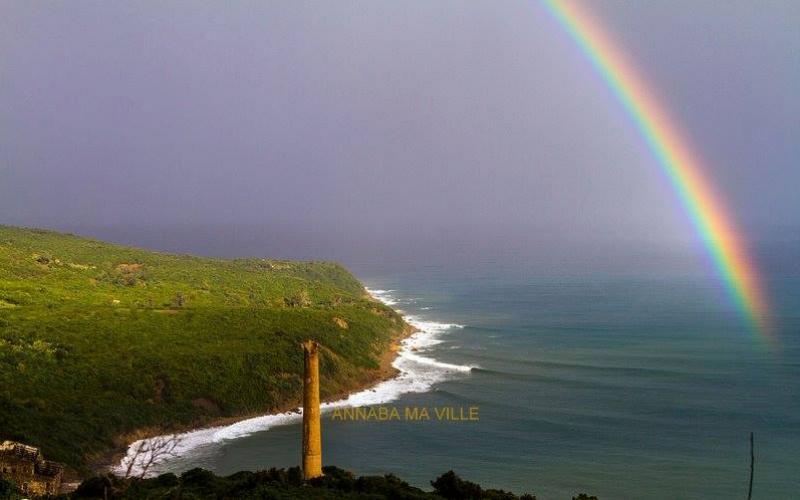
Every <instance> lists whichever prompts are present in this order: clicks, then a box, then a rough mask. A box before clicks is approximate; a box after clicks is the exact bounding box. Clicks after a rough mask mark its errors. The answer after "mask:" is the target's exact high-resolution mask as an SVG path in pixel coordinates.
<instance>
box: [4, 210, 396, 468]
mask: <svg viewBox="0 0 800 500" xmlns="http://www.w3.org/2000/svg"><path fill="white" fill-rule="evenodd" d="M405 328H406V325H405V324H404V322H403V320H402V318H401V317H400V316H399V315H398V314H397V313H395V312H394V311H393V310H391V309H390V308H388V307H386V306H384V305H382V304H380V303H377V302H376V301H374V300H372V299H370V298H369V297H368V296H367V294H366V293H365V290H364V288H363V286H362V285H361V283H359V282H358V280H357V279H356V278H355V277H353V276H352V275H351V274H350V273H349V272H348V271H347V270H346V269H344V268H343V267H342V266H340V265H338V264H334V263H327V262H291V261H278V260H264V259H239V260H221V259H210V258H200V257H192V256H185V255H168V254H163V253H156V252H152V251H147V250H141V249H136V248H128V247H123V246H118V245H112V244H108V243H104V242H101V241H95V240H91V239H85V238H80V237H77V236H73V235H68V234H59V233H55V232H50V231H43V230H36V229H22V228H14V227H7V226H0V440H2V439H12V440H17V441H22V442H25V443H29V444H32V445H34V446H38V447H41V448H42V451H43V453H44V454H45V456H47V457H48V458H51V459H53V460H57V461H62V462H65V463H67V464H68V465H70V466H72V467H74V468H76V469H78V470H83V471H86V470H87V469H88V468H89V464H91V463H92V462H93V461H95V460H98V458H100V457H102V456H104V455H105V454H107V453H108V452H109V451H110V450H113V449H118V448H119V447H120V446H122V445H124V442H125V440H127V439H132V438H134V437H136V436H137V435H141V434H142V433H147V432H157V431H166V430H171V429H179V428H185V427H188V426H195V425H201V424H207V423H210V422H215V421H219V420H220V419H223V418H226V417H238V416H247V415H254V414H261V413H266V412H273V411H277V410H283V409H288V408H291V407H293V406H295V405H297V404H299V402H300V394H301V386H302V380H301V372H302V366H303V363H302V352H301V350H300V349H299V347H298V344H299V342H300V341H301V340H305V339H308V338H312V339H316V340H318V341H319V342H321V343H322V345H323V346H324V347H325V349H324V350H323V353H322V362H321V367H320V370H321V375H322V378H323V384H322V387H321V390H322V396H323V398H325V397H332V396H335V395H339V394H342V393H344V392H347V391H349V390H352V389H355V388H358V387H362V386H364V385H366V384H369V383H371V382H372V381H375V380H376V379H377V378H378V377H379V376H381V375H382V373H381V370H380V357H381V354H382V353H384V352H385V351H386V350H387V347H388V345H389V343H390V342H391V340H392V339H393V338H395V337H396V336H398V335H400V334H401V332H402V331H403V330H404V329H405Z"/></svg>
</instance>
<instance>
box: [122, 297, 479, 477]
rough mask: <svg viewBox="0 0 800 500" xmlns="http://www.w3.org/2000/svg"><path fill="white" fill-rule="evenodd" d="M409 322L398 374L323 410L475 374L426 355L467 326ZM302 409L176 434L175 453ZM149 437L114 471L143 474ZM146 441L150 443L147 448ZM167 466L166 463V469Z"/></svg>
mask: <svg viewBox="0 0 800 500" xmlns="http://www.w3.org/2000/svg"><path fill="white" fill-rule="evenodd" d="M368 292H369V293H370V294H371V295H372V296H373V297H374V298H375V299H377V300H380V301H381V302H383V303H384V304H386V305H392V304H397V303H398V299H397V298H396V297H395V296H393V295H392V292H393V290H369V289H368ZM405 320H406V322H408V323H409V324H410V325H412V326H414V327H415V328H416V329H417V331H416V332H415V333H414V334H413V335H411V336H410V337H408V338H406V339H404V340H403V341H402V342H401V348H400V350H399V351H398V355H397V358H395V360H394V362H393V363H392V365H393V366H394V367H395V368H396V369H397V370H398V371H399V373H398V375H397V376H396V377H395V378H393V379H390V380H385V381H383V382H381V383H379V384H377V385H375V386H374V387H372V388H370V389H366V390H363V391H361V392H357V393H354V394H350V395H349V396H348V397H347V398H345V399H341V400H338V401H333V402H329V403H323V404H322V406H321V411H322V413H327V412H329V411H332V410H333V409H335V408H341V407H349V406H369V405H376V404H382V403H388V402H391V401H394V400H396V399H398V398H399V397H400V396H401V395H403V394H408V393H414V392H417V393H419V392H427V391H429V390H430V389H431V387H433V385H434V384H437V383H439V382H442V381H445V380H448V379H451V378H454V377H458V376H463V374H465V373H468V372H470V371H471V370H472V369H473V368H476V367H475V366H469V365H457V364H452V363H444V362H441V361H439V360H436V359H434V358H433V357H430V356H424V355H423V354H424V353H425V352H426V351H427V350H428V349H429V348H430V347H432V346H434V345H436V344H439V343H441V342H442V339H441V338H440V337H441V335H442V334H443V333H445V332H448V331H450V330H453V329H458V328H463V327H464V326H463V325H458V324H455V323H440V322H436V321H429V320H423V319H422V318H419V317H417V316H412V315H408V316H406V317H405ZM302 416H303V415H302V408H299V409H298V410H297V411H291V412H286V413H279V414H274V415H263V416H260V417H254V418H248V419H246V420H241V421H239V422H236V423H234V424H231V425H225V426H219V427H210V428H207V429H199V430H195V431H190V432H186V433H183V434H179V435H178V436H177V439H178V443H177V446H176V448H175V449H174V450H173V454H174V455H176V456H179V457H180V456H189V455H191V454H193V453H196V452H199V451H200V450H201V449H204V448H207V447H215V446H218V445H219V443H223V442H225V441H229V440H233V439H239V438H243V437H246V436H249V435H251V434H254V433H256V432H264V431H267V430H269V429H271V428H273V427H277V426H282V425H289V424H293V423H296V422H299V421H300V420H301V419H302ZM148 443H149V442H148V441H136V442H135V443H133V444H131V445H130V446H129V447H128V453H127V455H126V456H125V458H123V460H122V461H121V462H120V463H119V464H118V465H117V466H115V467H113V468H112V471H113V472H115V473H117V474H124V473H125V471H126V470H127V468H128V464H130V463H131V461H133V462H134V466H133V467H132V470H133V473H134V474H136V475H138V474H139V473H140V471H141V466H140V464H143V463H146V461H147V459H148V457H147V453H144V454H143V453H137V450H139V449H143V448H146V445H147V444H148ZM143 445H145V446H144V447H143ZM170 461H171V460H169V459H167V460H165V461H164V462H162V463H160V464H158V465H156V466H154V467H153V468H152V469H151V470H150V471H149V474H155V473H159V472H163V471H164V470H165V469H167V468H169V462H170ZM165 465H166V467H165Z"/></svg>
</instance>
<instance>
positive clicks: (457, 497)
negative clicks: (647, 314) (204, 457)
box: [71, 467, 597, 500]
mask: <svg viewBox="0 0 800 500" xmlns="http://www.w3.org/2000/svg"><path fill="white" fill-rule="evenodd" d="M323 470H324V472H325V476H323V477H321V478H317V479H314V480H312V481H308V482H304V481H303V480H302V477H301V474H300V469H299V468H297V467H293V468H290V469H288V470H287V469H270V470H268V471H261V472H238V473H236V474H233V475H231V476H227V477H219V476H217V475H215V474H213V473H212V472H209V471H207V470H203V469H193V470H190V471H187V472H185V473H183V474H182V475H181V476H176V475H174V474H164V475H162V476H159V477H156V478H152V479H133V480H127V481H126V480H122V479H119V478H115V477H111V476H102V477H95V478H92V479H88V480H86V481H84V482H83V484H81V486H80V487H79V488H78V490H77V491H76V492H75V493H74V494H73V495H72V496H71V498H75V499H78V498H81V499H98V498H130V499H140V498H142V499H143V498H180V499H183V500H189V499H199V498H218V499H234V498H269V499H295V498H297V499H300V498H317V499H325V498H351V499H374V500H379V499H395V500H415V499H439V500H441V499H442V498H446V499H452V500H462V499H486V500H516V499H519V500H535V498H536V497H535V496H533V495H531V494H525V495H522V496H517V495H515V494H513V493H509V492H506V491H503V490H494V489H483V488H481V487H480V486H479V485H477V484H475V483H472V482H469V481H465V480H463V479H461V478H459V477H458V476H457V475H456V474H454V473H453V472H452V471H450V472H447V473H446V474H443V475H441V476H439V477H438V478H436V480H434V481H431V485H432V486H433V491H432V492H428V491H424V490H421V489H419V488H415V487H413V486H410V485H409V484H408V483H406V482H405V481H403V480H401V479H399V478H397V477H396V476H393V475H386V476H362V477H355V476H354V475H353V474H352V473H350V472H347V471H345V470H342V469H339V468H337V467H325V468H324V469H323ZM575 498H576V499H581V500H597V499H596V497H589V496H586V495H581V496H579V497H575Z"/></svg>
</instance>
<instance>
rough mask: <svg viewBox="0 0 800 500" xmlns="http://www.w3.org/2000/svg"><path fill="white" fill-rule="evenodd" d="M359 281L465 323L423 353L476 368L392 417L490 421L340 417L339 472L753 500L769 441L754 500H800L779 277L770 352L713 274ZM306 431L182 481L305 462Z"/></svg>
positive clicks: (792, 338) (798, 440) (327, 444)
mask: <svg viewBox="0 0 800 500" xmlns="http://www.w3.org/2000/svg"><path fill="white" fill-rule="evenodd" d="M359 274H360V276H361V277H362V278H363V280H364V281H365V282H366V283H368V285H369V286H370V288H373V289H381V290H388V292H384V295H382V296H383V297H384V298H385V299H386V300H391V301H394V302H395V304H394V307H396V308H399V309H402V310H403V311H404V312H405V313H407V314H409V315H411V316H412V317H415V318H417V319H418V320H426V321H433V322H441V323H452V324H458V325H463V328H448V329H444V330H443V331H442V332H441V334H440V335H439V337H438V340H439V341H440V342H439V343H430V345H426V346H425V347H423V348H420V349H419V350H417V351H415V353H416V354H417V355H419V356H424V357H426V359H431V360H436V361H437V362H441V363H449V364H453V365H458V366H473V367H476V368H474V369H473V370H472V371H470V372H468V373H464V372H453V373H449V374H447V376H445V377H443V379H442V380H439V381H438V382H437V383H435V384H434V385H433V386H432V387H431V388H430V389H429V391H428V392H424V393H419V392H417V393H409V394H405V395H403V396H401V397H400V398H399V399H397V400H395V401H392V402H390V403H385V404H384V406H388V407H397V408H399V409H400V411H401V412H402V411H403V408H405V407H406V406H420V407H427V408H434V407H438V408H441V407H445V406H451V407H456V408H459V407H469V406H477V407H478V408H479V410H478V411H479V418H480V420H479V421H460V422H457V421H441V422H440V421H436V420H435V418H434V419H432V420H430V421H413V422H408V421H388V422H364V421H356V422H353V421H333V420H331V419H330V414H329V415H328V417H327V418H326V419H325V420H324V421H323V426H324V427H323V436H324V439H323V449H324V458H325V462H326V463H329V464H336V465H338V466H340V467H344V468H348V469H351V470H353V471H355V472H357V473H360V474H381V473H387V472H392V473H395V474H397V475H399V476H400V477H403V478H404V479H406V480H408V481H410V482H412V483H414V484H416V485H419V486H422V487H428V481H430V480H431V479H434V478H435V477H436V476H437V475H438V474H441V473H442V472H446V471H447V470H449V469H453V470H455V471H456V472H457V473H458V474H460V475H461V476H462V477H465V478H468V479H470V480H473V481H477V482H479V483H481V484H482V485H485V486H494V487H500V488H504V489H509V490H512V491H515V492H520V493H521V492H525V491H528V492H532V493H535V494H536V495H537V496H538V497H539V498H540V499H564V498H571V495H574V494H576V493H578V492H587V493H591V494H595V495H598V496H599V497H600V498H601V499H625V498H637V499H650V498H652V499H661V498H664V499H683V498H686V499H689V498H692V499H695V498H697V499H700V498H703V499H710V498H746V494H747V482H748V474H749V441H748V439H749V433H750V432H751V431H752V432H754V433H755V452H756V473H755V485H754V494H753V498H756V499H774V498H797V495H798V492H799V491H800V474H798V472H799V471H800V451H798V450H800V398H799V397H798V396H800V391H799V390H798V389H800V338H798V337H799V333H798V332H800V278H798V277H785V278H781V279H773V280H772V281H771V289H772V295H773V297H774V302H775V304H776V309H777V316H778V321H777V323H778V325H779V332H778V336H779V342H778V344H777V347H767V346H766V344H764V343H763V342H762V341H761V340H759V339H758V338H756V337H755V336H754V335H753V334H752V333H751V332H749V331H748V330H747V329H746V328H745V327H744V324H743V322H742V320H741V318H740V317H739V316H738V314H737V312H736V311H735V310H733V309H732V307H731V305H730V301H729V300H728V298H727V297H726V296H725V295H724V292H723V291H722V290H721V288H720V286H719V285H718V283H716V282H715V280H714V279H713V278H710V277H709V276H698V277H692V276H688V275H687V276H683V275H676V276H670V277H664V276H658V277H656V276H651V277H619V276H616V277H613V276H590V277H587V276H581V277H559V278H556V277H546V278H544V277H537V276H536V275H535V273H520V272H516V271H514V272H511V271H506V270H500V269H492V268H491V267H489V268H487V269H483V270H476V269H472V270H470V271H469V272H466V271H463V272H457V271H456V272H454V271H451V270H447V271H446V270H444V269H443V268H435V267H432V268H426V269H421V270H420V269H417V270H412V269H403V270H402V271H395V272H390V271H385V270H382V271H375V270H374V269H369V267H368V266H365V268H364V269H362V270H360V272H359ZM433 368H435V367H433ZM433 368H432V369H433ZM299 429H300V428H299V425H298V424H297V423H292V424H289V425H283V426H274V427H272V428H270V429H269V430H267V431H260V432H253V433H249V434H245V435H244V436H243V437H239V438H237V439H219V440H215V441H214V442H210V443H208V444H207V445H205V446H204V447H201V448H198V449H195V450H192V451H190V452H187V453H186V455H185V456H183V457H182V458H181V459H179V460H176V461H174V462H171V463H170V464H169V465H168V468H169V469H172V470H183V469H187V468H190V467H194V466H203V467H207V468H211V469H213V470H216V471H218V472H221V473H232V472H234V471H237V470H240V469H261V468H265V467H272V466H278V467H285V466H291V465H295V464H297V463H298V462H299V456H298V454H299V432H300V431H299Z"/></svg>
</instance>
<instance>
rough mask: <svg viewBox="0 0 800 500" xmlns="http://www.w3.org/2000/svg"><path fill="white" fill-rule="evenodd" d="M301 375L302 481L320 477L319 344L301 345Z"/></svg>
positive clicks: (310, 341)
mask: <svg viewBox="0 0 800 500" xmlns="http://www.w3.org/2000/svg"><path fill="white" fill-rule="evenodd" d="M302 346H303V358H304V365H305V366H304V368H305V369H304V373H303V479H312V478H315V477H319V476H321V475H322V433H321V431H320V414H319V344H318V343H317V342H314V341H313V340H307V341H305V342H303V343H302Z"/></svg>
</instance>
